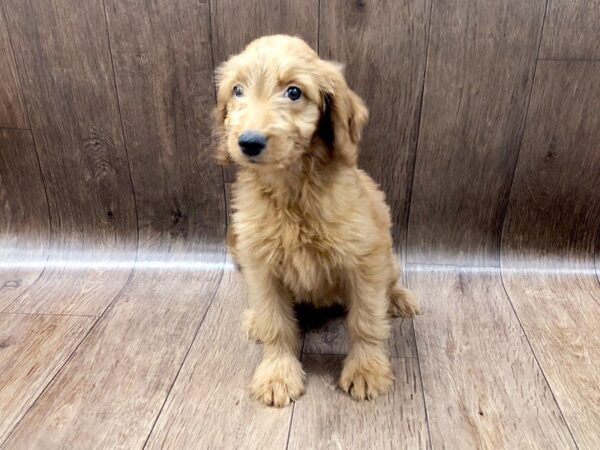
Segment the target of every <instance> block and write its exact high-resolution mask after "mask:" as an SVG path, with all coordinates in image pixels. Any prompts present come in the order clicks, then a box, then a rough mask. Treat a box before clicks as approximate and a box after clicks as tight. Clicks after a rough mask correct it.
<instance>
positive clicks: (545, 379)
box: [499, 271, 579, 448]
mask: <svg viewBox="0 0 600 450" xmlns="http://www.w3.org/2000/svg"><path fill="white" fill-rule="evenodd" d="M499 275H500V283H501V284H502V289H503V291H504V295H505V296H506V299H507V300H508V304H509V305H510V307H511V309H512V312H513V314H514V315H515V318H516V319H517V322H518V324H519V327H520V328H521V331H522V332H523V336H525V340H526V341H527V345H528V346H529V350H531V354H532V356H533V359H534V360H535V363H536V365H537V367H538V369H539V370H540V372H541V374H542V377H543V378H544V382H545V383H546V386H548V390H549V391H550V393H551V394H552V399H553V400H554V404H555V405H556V407H557V408H558V410H559V411H560V417H561V418H562V420H563V422H564V424H565V426H566V427H567V430H568V431H569V435H570V436H571V439H572V440H573V443H574V444H575V447H576V448H579V445H578V444H577V441H576V440H575V436H573V432H572V431H571V427H570V426H569V422H568V421H567V419H566V417H565V415H564V413H563V410H562V407H561V406H560V403H559V402H558V400H557V399H556V395H555V394H554V390H553V389H552V386H551V385H550V383H549V382H548V378H547V377H546V372H544V369H543V368H542V365H541V364H540V361H539V359H538V357H537V354H536V352H535V350H534V348H533V345H532V344H531V341H530V340H529V336H528V335H527V332H526V331H525V327H524V326H523V323H522V322H521V318H520V317H519V315H518V314H517V310H516V308H515V305H514V304H513V302H512V299H511V297H510V295H509V293H508V290H507V289H506V284H505V283H504V275H503V273H502V271H500V273H499Z"/></svg>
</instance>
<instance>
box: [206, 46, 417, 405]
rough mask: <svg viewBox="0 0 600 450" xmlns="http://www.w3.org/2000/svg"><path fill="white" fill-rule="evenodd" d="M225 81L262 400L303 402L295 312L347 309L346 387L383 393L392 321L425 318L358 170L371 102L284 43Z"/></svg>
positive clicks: (379, 204)
mask: <svg viewBox="0 0 600 450" xmlns="http://www.w3.org/2000/svg"><path fill="white" fill-rule="evenodd" d="M217 81H218V95H217V107H216V110H215V118H216V129H215V135H216V138H217V153H218V157H219V159H220V160H221V161H222V162H228V161H234V162H235V163H237V165H238V166H239V170H238V174H237V180H236V182H235V184H234V186H233V203H232V208H233V214H232V224H231V228H230V230H229V233H228V239H227V240H228V245H229V249H230V252H231V253H232V254H233V255H234V257H235V259H236V261H237V262H238V263H239V265H240V266H241V268H242V273H243V276H244V279H245V282H246V284H247V289H248V297H249V303H250V310H249V311H248V312H247V315H246V320H245V323H246V326H247V332H248V334H249V336H251V337H253V338H255V339H257V340H259V341H261V342H263V344H264V354H263V360H262V362H261V363H260V365H259V367H258V368H257V370H256V372H255V374H254V377H253V380H252V383H251V386H250V387H251V391H252V394H253V395H254V397H256V398H257V399H258V400H260V401H262V402H263V403H265V404H268V405H275V406H284V405H287V404H289V403H290V401H293V400H295V399H297V398H298V397H299V396H300V395H302V393H303V391H304V372H303V370H302V366H301V364H300V361H299V360H298V354H297V353H298V347H299V331H298V324H297V322H296V319H295V317H294V302H311V303H313V304H315V305H317V306H325V305H330V304H332V303H333V302H342V303H343V304H344V305H345V307H346V309H347V311H348V314H347V330H348V336H349V351H348V356H347V358H346V360H345V362H344V368H343V371H342V374H341V378H340V387H341V388H342V389H343V390H344V391H347V392H349V393H350V395H351V396H352V397H353V398H355V399H372V398H375V397H377V396H378V395H380V394H383V393H385V392H386V391H387V390H388V389H389V388H390V386H391V384H392V381H393V374H392V369H391V365H390V360H389V357H388V353H387V339H388V337H389V333H390V319H389V315H388V314H391V315H394V316H397V315H400V316H404V317H408V316H412V315H413V314H415V313H418V306H417V303H416V301H415V300H414V299H413V298H412V297H411V296H410V295H409V292H408V291H406V290H404V289H402V288H401V287H400V286H399V280H398V276H399V271H398V268H397V265H396V260H395V256H394V253H393V250H392V238H391V236H390V226H391V222H390V213H389V208H388V207H387V205H386V203H385V198H384V195H383V193H382V192H381V191H380V190H379V189H378V187H377V185H376V184H375V183H374V182H373V180H372V179H371V178H369V176H368V175H367V174H366V173H365V172H363V171H362V170H360V169H358V168H357V166H356V157H357V144H358V141H359V140H360V136H361V131H362V128H363V126H364V125H365V122H366V120H367V116H368V112H367V109H366V107H365V105H364V103H363V101H362V100H361V99H360V98H359V97H358V96H357V95H356V94H355V93H354V92H352V91H351V90H350V88H349V87H348V85H347V84H346V81H345V80H344V77H343V74H342V69H341V67H340V66H339V65H337V64H334V63H331V62H328V61H323V60H321V59H319V57H318V55H317V54H316V53H315V52H314V51H313V50H312V49H311V48H310V47H309V46H308V45H307V44H306V43H305V42H304V41H302V40H301V39H298V38H295V37H290V36H283V35H277V36H267V37H263V38H260V39H257V40H255V41H254V42H252V43H251V44H250V45H248V46H247V47H246V49H245V50H244V51H243V52H242V53H240V54H239V55H235V56H233V57H232V58H231V59H229V61H227V62H226V63H224V64H223V65H222V66H221V67H220V68H219V69H218V70H217Z"/></svg>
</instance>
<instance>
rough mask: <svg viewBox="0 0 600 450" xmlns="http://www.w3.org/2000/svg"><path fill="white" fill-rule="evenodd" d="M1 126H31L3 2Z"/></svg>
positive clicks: (0, 23) (0, 12)
mask: <svg viewBox="0 0 600 450" xmlns="http://www.w3.org/2000/svg"><path fill="white" fill-rule="evenodd" d="M0 127H7V128H28V127H29V122H28V120H27V111H26V109H25V102H24V101H23V95H22V93H21V83H20V81H19V75H18V72H17V66H16V64H15V58H14V55H13V52H12V48H11V44H10V36H9V34H8V28H7V26H6V20H5V18H4V11H3V9H2V4H0Z"/></svg>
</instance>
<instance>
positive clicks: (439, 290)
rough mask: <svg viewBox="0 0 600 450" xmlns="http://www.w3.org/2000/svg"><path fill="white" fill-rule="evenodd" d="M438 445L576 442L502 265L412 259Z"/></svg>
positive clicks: (423, 368) (421, 357) (570, 445)
mask: <svg viewBox="0 0 600 450" xmlns="http://www.w3.org/2000/svg"><path fill="white" fill-rule="evenodd" d="M408 278H409V281H410V286H412V287H414V288H415V290H416V292H417V294H418V295H419V297H420V298H421V301H422V311H423V315H422V316H418V317H417V318H416V319H415V331H416V337H417V347H418V349H419V361H420V365H421V376H422V380H423V391H424V394H425V403H426V407H427V415H428V419H429V426H430V432H431V440H432V447H433V448H516V447H520V446H525V447H531V448H575V444H574V442H573V439H572V437H571V434H570V433H569V429H568V428H567V425H566V423H565V421H564V419H563V418H562V415H561V412H560V409H559V407H558V406H557V404H556V401H555V400H554V397H553V395H552V391H551V390H550V387H549V386H548V383H547V382H546V380H545V378H544V374H543V372H542V371H541V370H540V367H539V366H538V364H537V361H536V359H535V357H534V355H533V353H532V352H531V348H530V346H529V343H528V341H527V337H526V335H525V333H524V332H523V330H522V329H521V326H520V324H519V320H518V318H517V316H516V315H515V313H514V311H513V309H512V307H511V304H510V302H509V300H508V298H507V297H506V294H505V292H504V289H503V287H502V281H501V278H500V272H499V270H498V269H496V268H490V269H488V270H485V269H483V270H482V269H480V270H477V268H475V269H456V268H453V267H449V266H434V267H432V266H424V265H415V266H412V265H411V266H409V268H408Z"/></svg>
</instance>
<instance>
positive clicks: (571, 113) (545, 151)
mask: <svg viewBox="0 0 600 450" xmlns="http://www.w3.org/2000/svg"><path fill="white" fill-rule="evenodd" d="M599 104H600V63H596V62H576V61H566V62H560V61H540V62H539V65H538V73H537V74H536V83H535V87H534V90H533V92H532V98H531V105H530V112H529V118H528V120H527V127H526V130H525V135H524V138H523V146H522V149H521V154H520V156H519V164H518V166H517V170H516V173H515V180H514V184H513V188H512V195H511V199H510V204H509V210H508V213H507V217H506V225H505V230H504V241H503V251H504V252H505V253H507V254H509V253H510V254H512V255H513V256H512V258H515V257H518V258H519V259H520V261H521V262H520V266H521V267H522V266H524V265H527V266H528V267H532V268H535V267H536V266H542V267H552V266H556V267H560V266H564V267H567V265H569V266H570V267H571V268H572V269H575V268H577V267H581V268H587V269H589V268H592V269H593V259H594V251H595V243H596V238H597V233H598V227H599V225H600V157H598V155H600V115H599V114H598V105H599Z"/></svg>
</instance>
